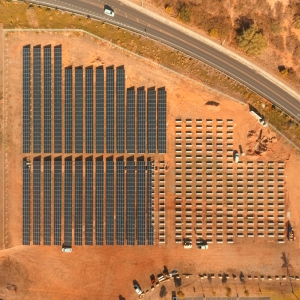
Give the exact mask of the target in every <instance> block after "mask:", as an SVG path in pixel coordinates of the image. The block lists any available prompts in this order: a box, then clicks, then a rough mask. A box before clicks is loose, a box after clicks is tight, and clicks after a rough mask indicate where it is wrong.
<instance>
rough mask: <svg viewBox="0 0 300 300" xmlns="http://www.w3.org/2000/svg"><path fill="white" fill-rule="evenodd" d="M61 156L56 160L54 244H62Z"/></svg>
mask: <svg viewBox="0 0 300 300" xmlns="http://www.w3.org/2000/svg"><path fill="white" fill-rule="evenodd" d="M61 179H62V163H61V157H57V158H55V160H54V245H61V193H62V187H61Z"/></svg>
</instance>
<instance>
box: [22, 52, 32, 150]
mask: <svg viewBox="0 0 300 300" xmlns="http://www.w3.org/2000/svg"><path fill="white" fill-rule="evenodd" d="M30 73H31V67H30V46H26V47H23V153H30V145H31V135H30V103H31V101H30V97H31V92H30V90H31V79H30Z"/></svg>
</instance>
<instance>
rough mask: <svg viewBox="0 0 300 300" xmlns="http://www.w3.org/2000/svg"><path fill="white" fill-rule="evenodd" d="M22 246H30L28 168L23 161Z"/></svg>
mask: <svg viewBox="0 0 300 300" xmlns="http://www.w3.org/2000/svg"><path fill="white" fill-rule="evenodd" d="M23 245H30V168H29V166H28V165H27V162H26V159H24V160H23Z"/></svg>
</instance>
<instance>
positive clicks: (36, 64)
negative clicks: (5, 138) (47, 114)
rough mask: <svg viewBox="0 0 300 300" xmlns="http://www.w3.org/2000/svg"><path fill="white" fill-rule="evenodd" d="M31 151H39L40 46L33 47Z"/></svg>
mask: <svg viewBox="0 0 300 300" xmlns="http://www.w3.org/2000/svg"><path fill="white" fill-rule="evenodd" d="M33 152H34V153H40V152H41V47H40V46H35V47H34V48H33Z"/></svg>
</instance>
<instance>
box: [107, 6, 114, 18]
mask: <svg viewBox="0 0 300 300" xmlns="http://www.w3.org/2000/svg"><path fill="white" fill-rule="evenodd" d="M104 13H105V14H106V15H108V16H110V17H114V16H115V12H114V11H113V10H112V9H111V8H107V7H106V8H104Z"/></svg>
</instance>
